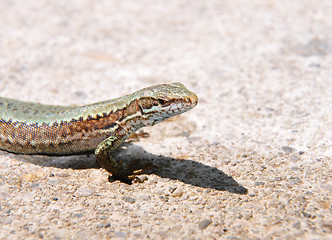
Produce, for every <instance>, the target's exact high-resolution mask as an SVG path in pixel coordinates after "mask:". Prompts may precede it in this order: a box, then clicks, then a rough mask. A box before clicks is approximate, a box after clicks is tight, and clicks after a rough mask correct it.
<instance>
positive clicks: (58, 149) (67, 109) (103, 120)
mask: <svg viewBox="0 0 332 240" xmlns="http://www.w3.org/2000/svg"><path fill="white" fill-rule="evenodd" d="M197 101H198V98H197V96H196V95H195V94H194V93H192V92H190V91H189V90H188V89H186V88H185V86H184V85H183V84H181V83H172V84H160V85H154V86H151V87H147V88H143V89H141V90H139V91H136V92H134V93H132V94H129V95H126V96H123V97H119V98H116V99H113V100H109V101H103V102H98V103H94V104H90V105H85V106H79V107H73V106H56V105H43V104H39V103H32V102H23V101H19V100H15V99H9V98H0V149H2V150H5V151H8V152H13V153H18V154H47V155H70V154H79V153H88V152H93V151H94V153H95V156H96V159H97V161H98V162H99V164H100V165H101V167H102V168H104V169H105V170H106V171H108V172H109V173H111V174H112V176H113V177H114V178H115V179H120V180H125V181H126V180H130V179H134V178H136V177H135V176H134V175H133V173H132V172H130V171H129V170H127V169H124V168H122V167H121V166H119V164H118V163H117V162H116V161H115V160H114V159H113V157H112V156H111V152H112V151H113V150H115V149H116V148H118V147H119V146H120V144H121V143H122V142H123V141H124V140H126V139H127V138H128V137H129V136H130V135H131V134H132V133H134V132H135V131H136V130H138V129H140V128H142V127H145V126H152V125H155V124H156V123H159V122H161V121H163V120H166V119H168V118H170V117H172V116H175V115H178V114H181V113H183V112H186V111H188V110H190V109H191V108H193V107H195V106H196V104H197Z"/></svg>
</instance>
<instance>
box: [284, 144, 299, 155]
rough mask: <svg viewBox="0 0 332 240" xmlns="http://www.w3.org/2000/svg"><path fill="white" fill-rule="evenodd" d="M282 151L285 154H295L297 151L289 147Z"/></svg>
mask: <svg viewBox="0 0 332 240" xmlns="http://www.w3.org/2000/svg"><path fill="white" fill-rule="evenodd" d="M281 149H282V151H284V153H286V154H287V153H292V152H295V151H296V149H295V148H292V147H289V146H282V147H281Z"/></svg>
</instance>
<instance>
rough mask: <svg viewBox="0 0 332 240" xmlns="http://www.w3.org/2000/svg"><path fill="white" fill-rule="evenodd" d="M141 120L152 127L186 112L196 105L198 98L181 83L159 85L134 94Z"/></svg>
mask: <svg viewBox="0 0 332 240" xmlns="http://www.w3.org/2000/svg"><path fill="white" fill-rule="evenodd" d="M135 95H136V99H137V104H138V106H139V109H140V111H141V115H142V118H143V119H144V120H146V121H148V122H147V124H148V125H154V124H156V123H158V122H160V121H163V120H165V119H167V118H170V117H172V116H175V115H178V114H180V113H183V112H186V111H188V110H190V109H192V108H193V107H195V106H196V105H197V102H198V98H197V96H196V94H195V93H193V92H191V91H189V90H188V89H187V88H186V87H185V86H184V85H183V84H182V83H171V84H160V85H154V86H151V87H148V88H144V89H142V90H140V91H138V92H136V94H135Z"/></svg>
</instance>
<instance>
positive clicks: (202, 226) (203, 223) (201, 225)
mask: <svg viewBox="0 0 332 240" xmlns="http://www.w3.org/2000/svg"><path fill="white" fill-rule="evenodd" d="M211 223H212V220H210V219H204V220H203V221H201V222H200V223H199V224H198V228H199V229H200V230H203V229H205V228H207V227H208V226H209V225H210V224H211Z"/></svg>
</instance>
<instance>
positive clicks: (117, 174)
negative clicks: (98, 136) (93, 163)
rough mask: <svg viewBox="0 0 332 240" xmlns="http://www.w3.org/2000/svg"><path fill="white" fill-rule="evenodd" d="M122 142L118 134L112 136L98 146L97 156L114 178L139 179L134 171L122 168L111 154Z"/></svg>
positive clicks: (102, 165) (101, 164)
mask: <svg viewBox="0 0 332 240" xmlns="http://www.w3.org/2000/svg"><path fill="white" fill-rule="evenodd" d="M121 143H122V141H121V140H120V139H119V138H117V137H116V136H110V137H109V138H106V139H105V140H104V141H102V142H101V143H100V144H99V145H98V146H97V148H96V150H95V156H96V159H97V161H98V162H99V164H100V166H101V167H102V168H104V169H105V170H106V171H107V172H109V173H111V174H112V177H113V178H114V179H119V180H122V181H124V182H131V180H133V179H137V177H135V176H134V173H133V172H129V171H128V170H125V169H123V168H121V166H119V165H118V164H117V163H116V161H115V160H114V158H113V157H112V156H111V152H112V151H113V150H115V149H117V148H118V147H119V146H120V144H121Z"/></svg>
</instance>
